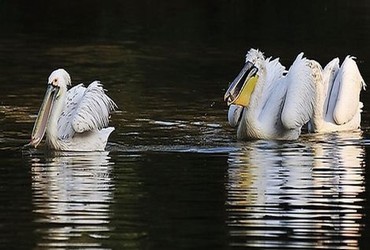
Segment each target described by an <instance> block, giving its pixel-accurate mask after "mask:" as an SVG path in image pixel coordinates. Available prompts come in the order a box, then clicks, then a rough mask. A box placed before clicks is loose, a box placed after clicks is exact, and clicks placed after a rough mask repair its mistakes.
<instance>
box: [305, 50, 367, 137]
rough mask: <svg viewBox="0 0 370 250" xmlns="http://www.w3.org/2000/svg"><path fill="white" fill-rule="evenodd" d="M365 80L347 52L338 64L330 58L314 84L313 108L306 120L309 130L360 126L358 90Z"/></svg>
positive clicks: (333, 130) (320, 131)
mask: <svg viewBox="0 0 370 250" xmlns="http://www.w3.org/2000/svg"><path fill="white" fill-rule="evenodd" d="M365 87H366V84H365V81H364V79H363V78H362V76H361V74H360V71H359V69H358V67H357V64H356V62H355V58H354V57H352V56H347V57H346V58H345V60H344V61H343V63H342V65H341V66H340V67H339V59H338V58H334V59H333V60H332V61H330V62H329V63H328V64H327V65H326V66H325V68H324V69H323V70H322V74H321V75H320V77H319V78H318V79H317V81H316V84H315V88H316V92H315V93H314V92H311V93H309V94H311V95H312V96H314V95H315V99H316V101H315V103H314V112H313V115H312V119H311V120H310V122H309V123H308V130H309V132H317V133H325V132H335V131H344V130H355V129H358V128H360V123H361V111H362V107H363V104H362V102H360V92H361V90H362V89H365Z"/></svg>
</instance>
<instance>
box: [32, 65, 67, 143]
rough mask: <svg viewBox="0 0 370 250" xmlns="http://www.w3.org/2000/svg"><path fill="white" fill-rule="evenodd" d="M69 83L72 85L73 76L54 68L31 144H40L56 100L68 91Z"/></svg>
mask: <svg viewBox="0 0 370 250" xmlns="http://www.w3.org/2000/svg"><path fill="white" fill-rule="evenodd" d="M68 85H71V77H70V76H69V74H68V73H67V71H65V70H64V69H57V70H54V71H53V72H52V73H51V74H50V76H49V79H48V84H47V89H46V93H45V96H44V100H43V102H42V104H41V107H40V110H39V113H38V115H37V118H36V121H35V125H34V127H33V130H32V135H31V142H30V144H31V145H32V146H34V147H35V148H36V147H37V146H38V145H39V143H40V142H41V140H42V138H43V137H44V135H45V131H46V129H47V127H48V122H49V118H50V114H51V112H52V110H53V107H54V103H55V101H56V100H57V99H58V98H59V97H60V95H61V94H62V93H65V92H66V91H67V86H68Z"/></svg>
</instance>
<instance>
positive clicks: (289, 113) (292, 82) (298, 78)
mask: <svg viewBox="0 0 370 250" xmlns="http://www.w3.org/2000/svg"><path fill="white" fill-rule="evenodd" d="M319 67H320V65H319V64H318V63H316V62H315V61H312V60H308V59H306V58H303V53H300V54H299V55H298V56H297V58H296V60H295V61H294V63H293V65H292V66H291V67H290V69H289V71H288V74H287V75H286V79H285V81H286V83H287V88H286V96H285V102H284V106H283V110H282V113H281V121H282V123H283V125H284V126H285V127H286V128H287V129H296V128H301V127H302V126H303V125H304V124H306V123H307V122H308V121H309V119H310V117H311V116H312V112H313V104H314V99H315V94H314V93H315V86H314V84H315V79H314V77H315V71H317V70H320V69H319Z"/></svg>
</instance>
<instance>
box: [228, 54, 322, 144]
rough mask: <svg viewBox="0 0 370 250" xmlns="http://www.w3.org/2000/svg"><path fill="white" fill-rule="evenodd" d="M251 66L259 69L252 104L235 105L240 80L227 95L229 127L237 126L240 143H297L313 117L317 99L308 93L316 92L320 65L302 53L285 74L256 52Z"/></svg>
mask: <svg viewBox="0 0 370 250" xmlns="http://www.w3.org/2000/svg"><path fill="white" fill-rule="evenodd" d="M248 62H249V63H248ZM250 63H252V64H253V67H256V68H257V69H258V71H257V73H256V75H257V77H258V80H257V82H256V84H255V87H254V89H253V91H252V92H251V94H250V95H251V96H250V103H249V104H248V105H246V106H244V107H243V106H239V105H233V104H232V103H233V101H234V100H233V99H234V97H235V96H237V94H235V93H233V91H234V89H235V86H236V85H238V84H239V83H240V80H241V79H243V78H241V77H239V76H238V77H239V78H237V79H236V80H235V81H234V82H233V83H232V84H231V85H230V87H229V89H228V90H227V91H226V94H225V100H228V103H229V104H231V105H230V107H229V112H228V119H229V123H230V125H232V126H235V125H237V126H238V129H237V137H238V139H277V140H294V139H297V138H298V137H299V135H300V133H301V128H302V126H303V125H305V124H306V123H307V122H308V121H309V119H310V117H311V115H312V111H313V104H314V98H315V96H312V95H311V94H307V93H312V92H314V91H315V85H314V84H315V82H316V81H317V80H316V78H317V76H318V74H319V72H320V69H321V68H320V65H319V64H318V63H317V62H315V61H313V60H308V59H306V58H304V57H303V53H301V54H299V55H298V56H297V58H296V59H295V61H294V63H293V65H292V66H291V67H290V69H289V71H288V72H286V71H285V67H283V66H282V65H281V64H280V62H279V60H278V59H274V60H271V58H268V59H265V58H264V56H263V54H262V53H261V52H260V51H258V50H255V49H251V50H250V51H249V52H248V53H247V56H246V65H247V64H250ZM247 82H248V77H247V78H246V80H245V83H247ZM245 83H244V84H245Z"/></svg>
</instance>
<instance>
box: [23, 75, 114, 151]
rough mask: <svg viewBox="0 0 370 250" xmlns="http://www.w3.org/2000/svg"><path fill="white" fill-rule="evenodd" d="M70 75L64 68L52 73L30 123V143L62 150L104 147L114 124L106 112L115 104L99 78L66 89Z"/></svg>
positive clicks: (99, 149)
mask: <svg viewBox="0 0 370 250" xmlns="http://www.w3.org/2000/svg"><path fill="white" fill-rule="evenodd" d="M70 85H71V77H70V76H69V74H68V73H67V71H65V70H64V69H57V70H55V71H53V72H52V73H51V75H50V76H49V80H48V87H47V90H46V94H45V97H44V101H43V103H42V105H41V107H40V111H39V113H38V116H37V119H36V121H35V125H34V127H33V131H32V136H31V142H30V145H32V146H34V147H35V148H36V147H37V146H38V145H39V143H40V142H41V140H42V138H43V137H44V135H45V132H46V144H47V146H48V147H50V148H51V149H54V150H61V151H103V150H104V149H105V146H106V144H107V140H108V137H109V135H110V133H112V131H113V130H114V128H113V127H107V126H108V122H109V115H110V113H111V111H113V110H114V109H115V108H116V107H117V106H116V104H115V103H114V102H113V101H112V99H110V98H109V97H108V96H107V95H106V94H105V91H104V89H103V87H102V85H101V84H100V82H99V81H94V82H92V83H91V84H90V85H89V86H88V87H87V88H86V87H84V86H83V84H79V85H77V86H75V87H73V88H71V89H70V90H68V91H67V86H70Z"/></svg>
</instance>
